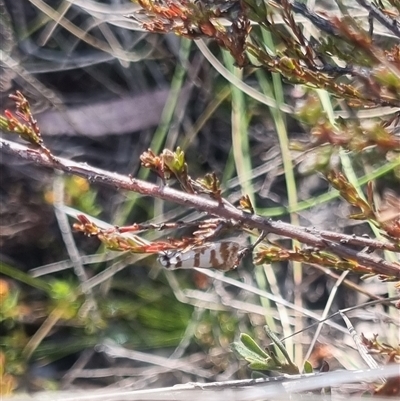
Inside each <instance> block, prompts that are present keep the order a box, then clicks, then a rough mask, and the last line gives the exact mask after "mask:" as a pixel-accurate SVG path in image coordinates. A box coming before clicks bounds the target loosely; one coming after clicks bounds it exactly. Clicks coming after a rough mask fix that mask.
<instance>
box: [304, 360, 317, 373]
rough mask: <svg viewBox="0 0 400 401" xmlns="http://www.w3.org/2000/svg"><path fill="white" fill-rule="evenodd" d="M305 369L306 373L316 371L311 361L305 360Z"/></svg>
mask: <svg viewBox="0 0 400 401" xmlns="http://www.w3.org/2000/svg"><path fill="white" fill-rule="evenodd" d="M303 371H304V373H314V369H313V367H312V366H311V363H310V362H309V361H305V362H304V366H303Z"/></svg>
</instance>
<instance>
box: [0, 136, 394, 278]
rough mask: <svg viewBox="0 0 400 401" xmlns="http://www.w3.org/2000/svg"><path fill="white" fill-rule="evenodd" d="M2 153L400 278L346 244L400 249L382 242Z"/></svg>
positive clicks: (32, 153)
mask: <svg viewBox="0 0 400 401" xmlns="http://www.w3.org/2000/svg"><path fill="white" fill-rule="evenodd" d="M0 150H1V151H2V152H5V153H8V154H11V155H14V156H17V157H19V158H21V159H24V160H27V161H31V162H34V163H35V164H37V165H40V166H43V167H46V168H51V169H55V170H61V171H64V172H66V173H68V174H73V175H78V176H81V177H84V178H86V179H87V180H89V181H90V182H91V183H99V184H103V185H107V186H112V187H114V188H117V189H124V190H128V191H133V192H137V193H140V194H141V195H145V196H151V197H154V198H159V199H163V200H165V201H170V202H174V203H177V204H180V205H183V206H186V207H192V208H194V209H196V210H199V211H203V212H206V213H208V214H209V215H212V216H218V217H221V218H225V219H233V220H235V221H237V222H238V223H239V224H242V225H243V227H244V228H250V229H258V230H262V231H264V232H267V233H272V234H276V235H279V236H282V237H287V238H291V239H296V240H298V241H300V242H301V243H302V244H304V245H308V246H311V247H315V248H318V249H325V250H328V251H330V252H332V253H333V254H335V255H337V256H339V257H341V258H344V259H351V260H355V261H356V262H357V263H359V264H361V265H364V266H370V267H372V268H373V269H374V270H375V272H376V273H377V274H383V275H387V276H392V277H394V278H400V267H399V266H398V265H396V264H392V263H389V262H387V261H385V260H383V259H381V258H379V257H376V256H372V255H368V254H366V253H363V252H358V251H356V250H354V249H352V248H350V247H349V246H346V245H343V244H348V245H357V246H360V245H362V246H365V247H369V248H370V249H385V250H389V251H394V252H398V251H400V249H399V247H398V246H397V245H396V244H393V243H389V242H385V243H383V242H380V241H376V240H373V239H369V238H364V237H357V236H349V235H344V234H338V233H335V232H330V231H320V230H316V229H312V230H310V229H308V228H303V227H297V226H294V225H291V224H289V223H285V222H282V221H273V220H272V219H269V218H264V217H262V216H259V215H257V214H249V213H246V212H243V211H241V210H239V209H237V208H234V207H232V206H228V205H226V204H225V203H221V202H218V201H216V200H212V199H207V198H205V197H203V196H200V195H196V194H189V193H185V192H182V191H179V190H176V189H173V188H169V187H167V186H159V185H156V184H152V183H150V182H146V181H142V180H138V179H136V178H132V177H129V176H124V175H120V174H117V173H111V172H108V171H105V170H101V169H98V168H95V167H93V166H90V165H88V164H87V163H76V162H74V161H71V160H68V159H64V158H59V157H57V158H55V157H49V156H48V155H47V154H46V153H45V152H43V151H41V150H35V149H31V148H29V147H27V146H24V145H21V144H18V143H15V142H12V141H8V140H5V139H0Z"/></svg>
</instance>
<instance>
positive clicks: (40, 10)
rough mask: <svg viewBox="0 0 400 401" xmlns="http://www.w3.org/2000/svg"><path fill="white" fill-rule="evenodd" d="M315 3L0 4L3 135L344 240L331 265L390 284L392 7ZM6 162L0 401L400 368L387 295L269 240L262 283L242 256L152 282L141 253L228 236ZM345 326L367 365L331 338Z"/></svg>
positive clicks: (396, 101)
mask: <svg viewBox="0 0 400 401" xmlns="http://www.w3.org/2000/svg"><path fill="white" fill-rule="evenodd" d="M307 3H308V2H299V1H294V2H289V1H287V0H282V1H268V2H267V1H263V0H254V1H250V0H242V1H234V0H232V1H230V0H227V1H222V0H216V1H189V0H185V1H183V0H181V1H178V0H163V1H144V0H138V2H137V3H135V4H132V3H129V2H127V1H126V2H114V1H109V2H84V1H76V2H70V1H67V0H64V1H60V2H52V1H49V2H43V1H41V0H29V2H25V3H24V2H12V1H11V0H10V1H5V0H2V1H0V10H1V16H2V19H1V32H0V33H1V37H0V40H1V39H2V48H1V54H2V63H1V67H0V68H1V69H2V71H1V79H0V81H1V82H0V83H1V85H0V89H1V99H2V104H3V106H4V107H2V109H4V112H3V113H2V115H1V116H0V128H1V130H2V131H4V132H5V131H7V132H8V133H10V132H11V133H13V134H17V135H14V137H12V139H13V140H15V141H19V140H20V139H22V141H23V143H26V142H28V143H29V146H30V148H31V149H32V151H35V150H39V151H40V152H42V153H43V154H44V155H46V156H47V157H48V158H49V159H50V160H51V161H52V163H54V164H55V165H56V164H57V163H58V160H57V157H58V156H62V157H66V158H70V159H74V160H77V161H84V162H87V163H89V164H91V165H94V166H96V167H100V168H103V169H104V170H108V171H118V172H119V173H121V174H125V175H129V174H130V175H132V176H133V177H137V178H140V179H142V180H147V181H149V182H155V183H157V184H158V185H171V186H176V187H179V188H180V189H182V190H183V191H185V192H187V193H190V194H196V195H199V196H200V195H201V196H202V197H207V198H211V199H213V200H217V201H219V202H220V203H221V204H222V203H223V201H226V202H229V203H226V204H225V205H228V206H227V207H229V205H231V204H233V205H235V206H238V207H240V208H241V209H242V210H244V211H245V212H247V213H248V214H258V215H262V216H266V217H279V219H280V220H282V221H283V222H288V223H290V224H292V225H293V226H299V227H304V228H305V232H307V231H306V230H309V232H313V231H315V232H320V231H321V232H322V231H324V230H329V231H330V232H336V233H338V237H337V238H336V239H334V240H333V239H332V238H326V237H322V238H323V240H324V241H326V242H327V243H329V244H332V243H333V245H335V244H342V245H343V244H344V242H343V241H344V240H343V238H344V237H343V236H342V237H341V235H347V234H348V235H351V236H354V238H356V237H357V238H358V237H360V238H362V237H363V236H364V239H365V238H366V237H367V239H371V240H376V244H378V243H379V244H383V245H382V246H381V247H365V246H363V244H362V243H359V244H358V245H357V244H356V245H355V244H351V247H350V248H351V249H352V250H353V251H354V252H356V253H359V254H362V255H366V256H368V255H370V254H371V253H372V254H373V255H372V256H374V257H376V258H378V259H379V260H382V261H383V262H385V263H387V264H390V266H392V267H393V266H394V267H396V266H399V253H398V247H399V239H400V191H399V188H400V186H399V181H400V154H399V153H400V136H399V125H398V123H399V106H400V95H399V93H400V91H399V88H400V47H399V38H400V32H399V28H398V20H399V12H400V5H399V3H398V2H397V1H377V2H364V1H350V2H346V4H344V2H342V1H337V2H324V1H320V2H316V7H313V8H309V7H308V4H307ZM365 4H367V5H368V6H365ZM172 34H175V35H172ZM9 95H11V96H9ZM27 99H28V100H29V102H28V101H27ZM14 106H16V110H17V111H14V108H15V107H14ZM36 120H37V121H36ZM18 137H19V138H20V139H19V138H18ZM163 149H164V150H163ZM1 163H2V175H1V176H2V177H1V179H2V181H1V205H2V210H1V237H0V241H1V245H2V252H1V260H0V274H1V278H0V317H1V322H0V327H1V341H0V343H1V352H0V379H1V380H0V381H1V386H0V392H1V394H3V395H8V394H11V393H13V392H15V391H26V390H28V391H36V390H53V389H68V388H70V387H71V386H75V387H82V388H104V387H106V386H113V385H116V384H118V385H119V386H122V385H123V386H124V387H129V388H132V389H139V388H148V387H163V386H168V385H172V384H176V383H183V382H187V381H197V382H203V381H210V380H220V381H223V380H228V379H233V378H245V377H248V376H249V374H250V371H249V370H248V369H247V368H248V367H250V369H253V370H258V371H262V372H263V373H266V374H267V375H275V374H281V373H288V374H297V373H299V372H308V373H310V372H312V371H315V372H316V371H319V370H320V369H321V371H327V370H329V369H331V370H334V369H337V368H340V369H343V368H344V369H353V368H360V367H364V366H365V365H364V363H365V360H366V359H365V354H368V353H370V352H372V354H373V355H374V357H375V359H374V360H375V361H376V362H375V363H377V364H386V363H389V362H390V363H399V362H400V361H399V359H400V352H399V349H398V343H399V336H398V327H399V314H398V309H397V308H396V307H395V304H394V303H393V302H392V303H389V302H388V301H386V298H390V300H391V301H393V300H394V301H396V297H397V301H398V299H399V295H398V294H399V292H398V286H399V284H398V276H397V275H390V274H388V273H387V272H386V273H385V271H380V270H379V269H378V270H377V269H376V267H371V266H365V265H362V264H360V263H358V262H357V260H353V259H351V258H347V259H346V258H343V257H338V256H337V255H335V253H334V252H332V249H330V250H329V252H324V250H321V249H314V248H310V247H304V246H303V245H304V244H301V243H299V241H297V240H291V239H282V238H280V237H279V236H278V235H269V236H268V238H267V239H265V240H264V242H263V243H262V245H261V246H260V247H259V248H257V251H256V252H255V255H254V264H256V265H257V266H254V264H253V263H252V260H250V258H248V257H247V256H246V255H244V257H243V259H242V260H241V261H240V262H241V263H240V266H239V268H238V269H237V270H233V271H230V272H229V273H227V274H226V276H225V277H224V276H222V275H221V274H219V273H218V272H213V271H209V272H208V273H200V272H198V271H191V270H190V271H177V272H170V271H164V270H162V269H161V268H160V266H159V264H158V263H156V262H155V258H154V257H149V258H144V256H145V253H146V252H147V253H156V254H157V253H158V252H160V251H165V250H171V249H172V250H173V249H175V250H176V249H178V250H182V249H184V248H185V247H187V246H192V245H194V244H196V242H193V239H195V240H197V239H198V238H199V237H201V236H203V237H202V238H203V240H205V239H210V238H212V237H213V236H216V237H217V236H219V234H220V232H219V231H218V230H217V228H218V227H219V226H220V225H221V221H218V222H217V223H215V221H213V222H210V221H206V222H204V216H203V215H202V214H201V213H199V212H196V211H193V210H192V211H190V210H184V209H183V208H182V207H180V206H176V205H172V204H169V203H166V202H164V201H162V200H160V199H155V198H152V197H146V198H144V197H140V196H139V195H138V194H136V193H133V192H130V193H129V192H126V191H115V190H114V188H107V187H100V186H97V185H93V184H91V182H90V180H85V179H83V178H77V177H75V176H67V175H65V176H64V175H62V174H61V173H53V172H50V171H48V170H45V169H42V168H40V167H34V166H33V165H31V164H25V163H24V162H22V161H17V160H16V159H15V158H13V157H11V156H10V155H8V154H6V153H4V157H3V154H2V160H1ZM152 172H153V173H155V174H152ZM85 214H86V215H85ZM68 216H70V217H72V218H70V219H68ZM77 218H78V220H77ZM77 221H78V223H77ZM193 221H203V225H201V224H197V225H195V224H192V225H190V223H188V222H192V223H193ZM106 222H107V223H106ZM181 222H186V223H185V224H183V223H182V224H181ZM74 223H75V228H77V229H78V230H80V231H83V232H84V233H86V234H88V235H89V236H92V237H93V236H94V237H97V238H91V239H89V238H87V237H84V236H82V235H79V234H76V233H73V232H72V229H71V228H72V225H73V224H74ZM228 223H229V224H231V223H232V222H227V221H223V224H222V225H223V226H224V229H225V228H227V226H228ZM168 224H170V225H168ZM232 224H233V223H232ZM233 226H234V224H233ZM124 227H125V228H124ZM243 228H244V227H239V229H238V227H237V226H234V227H233V230H232V227H228V229H227V231H228V233H229V232H232V231H235V230H236V231H239V232H241V234H240V236H241V238H242V239H243V241H245V242H246V241H247V243H248V244H250V243H252V242H254V236H255V235H256V234H260V233H256V232H255V230H249V229H248V228H246V230H243ZM195 229H197V230H198V232H197V234H196V232H195V231H194V230H195ZM124 230H125V233H132V232H133V233H135V234H138V235H139V237H128V239H127V237H126V236H123V235H122V234H123V233H124ZM194 232H195V234H194ZM210 233H211V234H212V235H209V234H210ZM216 233H217V234H218V235H215V234H216ZM196 235H197V236H196ZM132 238H133V239H132ZM138 238H139V239H138ZM185 238H186V239H185ZM188 238H189V240H188ZM222 238H224V236H223V235H222ZM98 239H100V240H101V241H102V243H101V242H99V241H98ZM142 241H143V242H142ZM174 241H175V242H174ZM335 241H336V242H335ZM149 243H150V244H151V246H152V248H151V249H150V251H151V252H150V251H149V248H148V247H149V245H148V244H149ZM154 244H155V245H154ZM166 244H167V245H166ZM384 244H389V245H387V246H386V245H384ZM104 245H105V246H104ZM105 247H108V248H110V249H112V250H113V251H109V250H108V251H107V250H106V249H105ZM393 250H395V252H393ZM396 250H397V252H396ZM115 251H128V252H122V253H121V252H115ZM129 251H130V252H129ZM326 268H332V269H333V271H328V270H327V269H326ZM349 272H350V273H354V272H356V273H359V274H358V275H354V274H348V273H349ZM360 274H361V275H365V276H360ZM367 276H368V277H367ZM396 281H397V283H396ZM367 301H373V302H371V303H369V304H368V302H367ZM398 305H399V304H397V306H398ZM345 308H349V309H348V312H347V316H348V317H349V319H351V322H352V324H353V326H354V327H355V328H356V331H357V335H358V337H359V338H360V343H361V345H357V346H355V345H354V344H353V343H352V342H351V341H350V340H351V336H350V335H349V331H350V329H349V328H348V327H347V328H346V327H345V325H344V324H343V320H342V319H340V317H338V316H337V315H335V316H332V318H331V319H330V318H329V317H330V315H331V314H334V312H337V311H338V310H339V309H341V310H343V309H345ZM357 308H359V309H357ZM360 310H361V311H360ZM320 319H323V320H324V321H325V324H324V325H322V323H320V325H319V326H318V323H319V320H320ZM264 326H266V327H267V328H266V329H265V328H264ZM377 338H379V341H378V339H377ZM258 344H259V345H258ZM232 349H233V350H234V351H235V354H234V353H232ZM235 355H236V356H239V358H237V357H236V356H235ZM242 359H243V360H244V361H245V362H243V361H242ZM367 363H368V362H367ZM369 363H372V364H373V362H369ZM369 367H373V366H371V365H369ZM313 369H314V370H313ZM360 389H362V390H366V389H365V388H364V387H362V386H361V385H360ZM368 391H369V392H370V393H371V394H372V393H375V394H378V395H396V394H398V393H399V391H400V386H399V385H398V380H397V381H396V380H390V381H388V382H387V383H386V384H384V385H378V383H377V384H376V386H374V387H373V388H368Z"/></svg>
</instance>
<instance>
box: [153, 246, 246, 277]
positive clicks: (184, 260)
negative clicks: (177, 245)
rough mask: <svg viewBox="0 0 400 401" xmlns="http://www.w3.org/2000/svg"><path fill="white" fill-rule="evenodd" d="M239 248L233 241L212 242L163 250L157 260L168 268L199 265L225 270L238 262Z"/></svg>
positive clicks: (184, 267) (190, 267)
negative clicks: (185, 248) (186, 248)
mask: <svg viewBox="0 0 400 401" xmlns="http://www.w3.org/2000/svg"><path fill="white" fill-rule="evenodd" d="M240 248H241V247H240V245H239V244H238V243H237V242H233V241H220V242H212V243H206V244H203V245H201V246H196V247H193V248H189V249H188V250H183V251H180V250H178V251H165V252H162V253H160V255H159V257H158V259H157V260H158V261H159V262H160V264H161V265H162V266H164V267H165V268H166V269H168V270H175V269H192V268H194V267H201V268H212V269H218V270H222V271H227V270H231V269H234V268H235V267H236V266H237V265H238V263H239V262H240V259H241V257H240Z"/></svg>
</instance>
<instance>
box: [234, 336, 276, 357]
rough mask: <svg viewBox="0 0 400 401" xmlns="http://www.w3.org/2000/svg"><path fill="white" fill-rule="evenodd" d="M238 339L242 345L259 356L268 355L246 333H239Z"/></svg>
mask: <svg viewBox="0 0 400 401" xmlns="http://www.w3.org/2000/svg"><path fill="white" fill-rule="evenodd" d="M240 341H241V342H242V343H243V345H244V346H245V347H246V348H247V349H249V350H251V351H252V352H254V353H255V354H257V355H258V356H259V357H261V358H269V355H268V354H267V353H266V352H265V351H264V350H263V349H262V348H260V346H259V345H258V344H257V343H256V342H255V341H254V340H253V339H252V338H251V337H250V336H249V335H248V334H245V333H242V334H240Z"/></svg>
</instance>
